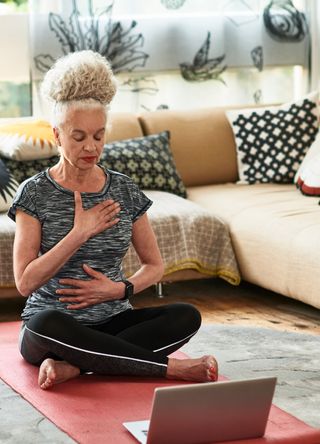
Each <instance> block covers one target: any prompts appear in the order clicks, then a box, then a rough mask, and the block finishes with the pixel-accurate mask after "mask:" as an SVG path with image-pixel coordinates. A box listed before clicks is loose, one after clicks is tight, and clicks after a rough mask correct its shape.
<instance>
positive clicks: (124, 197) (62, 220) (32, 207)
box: [8, 168, 152, 325]
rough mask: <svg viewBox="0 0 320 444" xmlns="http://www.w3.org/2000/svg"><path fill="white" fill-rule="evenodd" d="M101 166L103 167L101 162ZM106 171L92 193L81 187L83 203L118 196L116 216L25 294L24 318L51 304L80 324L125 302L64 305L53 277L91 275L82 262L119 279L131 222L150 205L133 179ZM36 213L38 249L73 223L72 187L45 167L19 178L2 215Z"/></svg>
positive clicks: (104, 315) (97, 318)
mask: <svg viewBox="0 0 320 444" xmlns="http://www.w3.org/2000/svg"><path fill="white" fill-rule="evenodd" d="M103 169H104V168H103ZM104 171H105V174H106V177H107V180H106V184H105V186H104V188H103V189H102V190H101V191H100V192H98V193H81V198H82V205H83V208H84V209H89V208H91V207H93V206H94V205H96V204H97V203H99V202H101V201H104V200H106V199H113V200H114V201H116V202H119V204H120V207H121V211H120V213H119V214H118V216H117V217H119V218H120V221H119V222H118V223H117V224H116V225H114V226H113V227H111V228H108V229H106V230H104V231H103V232H101V233H99V234H97V235H96V236H94V237H92V238H90V239H89V240H88V241H87V242H85V243H84V244H83V245H82V246H81V248H79V250H78V251H77V252H76V253H75V254H74V255H73V256H72V257H71V258H70V259H69V260H68V262H67V263H66V264H65V265H64V266H63V267H62V268H61V269H60V270H59V272H58V273H57V274H56V275H55V276H54V277H53V278H51V279H50V280H49V281H48V282H47V283H46V284H44V285H43V286H42V287H40V288H38V289H37V290H35V291H34V292H33V293H32V294H31V295H30V296H29V297H28V299H27V302H26V306H25V308H24V310H23V313H22V319H23V320H25V321H26V320H28V319H29V318H30V317H31V316H32V315H33V314H35V313H37V312H39V311H40V310H42V309H44V308H55V309H58V310H61V311H64V312H66V313H69V314H71V315H72V316H74V317H75V318H76V319H77V320H79V321H80V322H81V323H82V324H86V325H90V324H91V325H93V324H100V323H102V322H104V321H106V320H107V319H108V318H110V317H111V316H114V315H116V314H118V313H120V312H122V311H124V310H127V309H128V308H132V307H131V305H130V303H129V301H127V300H124V301H121V300H116V301H108V302H102V303H100V304H97V305H93V306H90V307H87V308H84V309H79V310H68V309H67V308H66V307H67V305H68V304H67V303H62V302H60V301H59V295H57V294H56V290H57V289H58V288H66V287H67V286H62V285H61V284H59V279H62V278H75V279H91V277H89V276H88V275H87V274H86V273H85V272H84V270H83V268H82V265H83V264H84V263H85V264H87V265H89V266H90V267H92V268H93V269H95V270H97V271H100V272H101V273H103V274H105V275H106V276H108V277H109V278H110V279H112V280H114V281H120V280H122V279H123V277H124V276H123V274H122V269H121V263H122V260H123V257H124V255H125V253H126V252H127V250H128V248H129V245H130V242H131V235H132V224H133V222H135V221H136V220H137V219H138V218H139V217H140V216H141V215H142V214H144V213H145V212H146V211H147V209H148V208H149V207H150V206H151V204H152V201H151V200H150V199H149V198H148V197H147V196H146V195H145V194H144V193H143V192H142V191H140V189H139V188H138V187H137V186H136V185H135V184H134V183H133V181H132V180H131V179H130V178H129V177H127V176H125V175H123V174H120V173H117V172H115V171H111V170H105V169H104ZM17 208H18V209H20V210H22V211H24V212H25V213H27V214H30V215H31V216H33V217H35V218H37V219H38V220H39V221H40V223H41V227H42V237H41V246H40V252H39V255H41V254H44V253H46V252H47V251H49V250H50V249H51V248H52V247H53V246H54V245H56V244H57V242H59V241H60V240H61V239H62V238H63V237H65V236H66V234H67V233H68V232H69V231H70V230H71V228H72V227H73V221H74V208H75V206H74V193H73V191H71V190H68V189H66V188H63V187H62V186H60V185H59V184H58V183H57V182H55V181H54V180H53V179H52V178H51V177H50V174H49V170H46V171H43V172H41V173H39V174H37V175H35V176H33V177H31V178H30V179H28V180H26V181H25V182H23V183H22V184H21V185H20V187H19V189H18V191H17V194H16V196H15V199H14V201H13V204H12V207H11V208H10V209H9V212H8V215H9V217H11V219H13V220H15V215H16V209H17Z"/></svg>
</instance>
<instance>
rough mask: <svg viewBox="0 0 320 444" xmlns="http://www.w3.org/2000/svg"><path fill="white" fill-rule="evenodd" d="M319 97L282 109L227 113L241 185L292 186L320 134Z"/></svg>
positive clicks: (291, 104) (284, 106) (273, 108)
mask: <svg viewBox="0 0 320 444" xmlns="http://www.w3.org/2000/svg"><path fill="white" fill-rule="evenodd" d="M317 100H318V97H317V94H310V95H308V96H307V97H305V98H304V99H301V100H299V101H296V102H294V103H290V104H287V105H282V106H278V107H269V108H258V109H255V110H250V111H249V110H242V111H239V110H237V111H227V117H228V119H229V121H230V123H231V126H232V129H233V132H234V136H235V140H236V146H237V160H238V173H239V179H240V180H239V182H240V183H249V184H252V183H265V182H272V183H292V182H293V179H294V176H295V173H296V171H297V169H298V168H299V165H300V163H301V161H302V160H303V158H304V156H305V154H306V152H307V150H308V148H309V147H310V145H311V144H312V142H313V141H314V140H315V138H316V135H317V132H318V119H319V115H318V107H317Z"/></svg>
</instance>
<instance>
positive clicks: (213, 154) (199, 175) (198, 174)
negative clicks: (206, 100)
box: [140, 108, 238, 186]
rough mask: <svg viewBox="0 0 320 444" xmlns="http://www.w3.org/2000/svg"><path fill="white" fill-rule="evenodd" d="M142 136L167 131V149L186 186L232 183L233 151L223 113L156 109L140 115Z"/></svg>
mask: <svg viewBox="0 0 320 444" xmlns="http://www.w3.org/2000/svg"><path fill="white" fill-rule="evenodd" d="M140 122H141V126H142V128H143V131H144V133H145V134H154V133H158V132H161V131H164V130H169V131H170V134H171V149H172V152H173V156H174V158H175V161H176V165H177V168H178V171H179V173H180V175H181V177H182V180H183V182H184V184H185V185H186V186H194V185H207V184H214V183H224V182H235V181H236V180H237V179H238V175H237V159H236V149H235V142H234V137H233V133H232V130H231V126H230V124H229V122H228V120H227V117H226V114H225V111H224V110H223V109H219V108H215V109H214V108H212V109H211V108H209V109H200V110H188V111H171V110H160V111H155V112H152V113H143V114H141V116H140Z"/></svg>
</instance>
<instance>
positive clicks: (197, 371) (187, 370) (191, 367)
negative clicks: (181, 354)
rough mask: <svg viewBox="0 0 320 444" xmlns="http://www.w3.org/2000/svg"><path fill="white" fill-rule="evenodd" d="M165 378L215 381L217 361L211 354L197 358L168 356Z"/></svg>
mask: <svg viewBox="0 0 320 444" xmlns="http://www.w3.org/2000/svg"><path fill="white" fill-rule="evenodd" d="M167 378H168V379H184V380H185V381H196V382H209V381H217V379H218V363H217V361H216V360H215V358H214V357H213V356H202V358H197V359H174V358H169V362H168V368H167Z"/></svg>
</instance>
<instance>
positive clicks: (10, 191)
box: [0, 159, 19, 213]
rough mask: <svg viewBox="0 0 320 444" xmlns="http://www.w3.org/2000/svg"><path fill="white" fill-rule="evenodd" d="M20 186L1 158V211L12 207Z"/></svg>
mask: <svg viewBox="0 0 320 444" xmlns="http://www.w3.org/2000/svg"><path fill="white" fill-rule="evenodd" d="M18 186H19V184H18V182H17V181H16V180H15V179H14V177H13V176H12V174H10V172H9V170H8V169H7V168H6V166H5V164H4V163H3V162H2V160H1V159H0V213H2V212H3V211H7V210H8V209H9V208H10V206H11V204H12V201H13V198H14V196H15V194H16V192H17V189H18Z"/></svg>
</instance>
